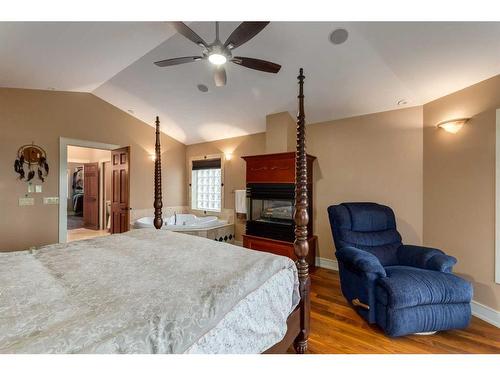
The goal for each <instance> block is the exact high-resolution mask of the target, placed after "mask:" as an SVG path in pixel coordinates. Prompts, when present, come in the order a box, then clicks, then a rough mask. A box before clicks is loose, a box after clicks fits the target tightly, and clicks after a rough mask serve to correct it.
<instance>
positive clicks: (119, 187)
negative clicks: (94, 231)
mask: <svg viewBox="0 0 500 375" xmlns="http://www.w3.org/2000/svg"><path fill="white" fill-rule="evenodd" d="M129 158H130V148H129V147H123V148H119V149H117V150H113V151H111V230H110V231H111V233H123V232H127V231H128V230H129V225H130V223H129V222H130V211H129V210H130V194H129V190H130V189H129V186H130V181H129V180H130V161H129Z"/></svg>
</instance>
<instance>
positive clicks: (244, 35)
mask: <svg viewBox="0 0 500 375" xmlns="http://www.w3.org/2000/svg"><path fill="white" fill-rule="evenodd" d="M268 24H269V22H242V23H241V24H240V25H239V26H238V27H237V28H236V29H235V30H234V31H233V32H232V33H231V35H229V38H227V40H226V43H224V47H227V48H229V49H235V48H236V47H239V46H241V45H242V44H243V43H246V42H248V41H249V40H250V39H252V38H253V37H254V36H255V35H257V34H258V33H260V32H261V31H262V29H263V28H264V27H266V26H267V25H268Z"/></svg>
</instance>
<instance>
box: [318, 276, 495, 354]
mask: <svg viewBox="0 0 500 375" xmlns="http://www.w3.org/2000/svg"><path fill="white" fill-rule="evenodd" d="M311 284H312V293H311V333H310V335H309V353H324V354H327V353H328V354H340V353H344V354H354V353H357V354H372V353H379V354H392V353H420V354H429V353H497V354H500V329H499V328H496V327H494V326H492V325H490V324H488V323H485V322H484V321H482V320H480V319H478V318H476V317H472V322H471V324H470V326H469V327H468V328H467V329H465V330H460V331H458V330H455V331H446V332H438V333H436V334H434V335H432V336H417V335H411V336H406V337H399V338H389V337H387V336H385V335H384V334H383V333H382V331H381V330H380V329H379V328H378V327H377V326H375V325H369V324H368V323H366V322H365V321H364V320H363V319H362V318H361V317H360V316H359V315H358V314H357V313H356V312H355V311H354V310H353V309H352V308H351V307H350V306H349V305H348V304H347V301H346V300H345V299H344V297H343V296H342V294H341V291H340V284H339V276H338V272H337V271H330V270H326V269H324V268H316V270H315V271H314V273H312V275H311Z"/></svg>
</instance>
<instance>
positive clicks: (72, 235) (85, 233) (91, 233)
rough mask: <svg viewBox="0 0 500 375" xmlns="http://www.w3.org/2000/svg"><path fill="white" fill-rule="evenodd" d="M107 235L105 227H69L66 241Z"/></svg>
mask: <svg viewBox="0 0 500 375" xmlns="http://www.w3.org/2000/svg"><path fill="white" fill-rule="evenodd" d="M108 235H109V231H108V230H107V229H102V230H92V229H86V228H78V229H71V230H68V242H71V241H78V240H87V239H89V238H94V237H102V236H108Z"/></svg>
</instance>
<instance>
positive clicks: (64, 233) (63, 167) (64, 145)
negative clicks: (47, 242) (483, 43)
mask: <svg viewBox="0 0 500 375" xmlns="http://www.w3.org/2000/svg"><path fill="white" fill-rule="evenodd" d="M68 146H78V147H87V148H97V149H100V150H110V151H111V150H115V149H117V148H120V147H121V146H119V145H112V144H109V143H100V142H93V141H85V140H82V139H73V138H64V137H59V243H65V242H67V241H68V217H67V215H68V212H67V210H68V200H67V196H68V172H67V169H68Z"/></svg>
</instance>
